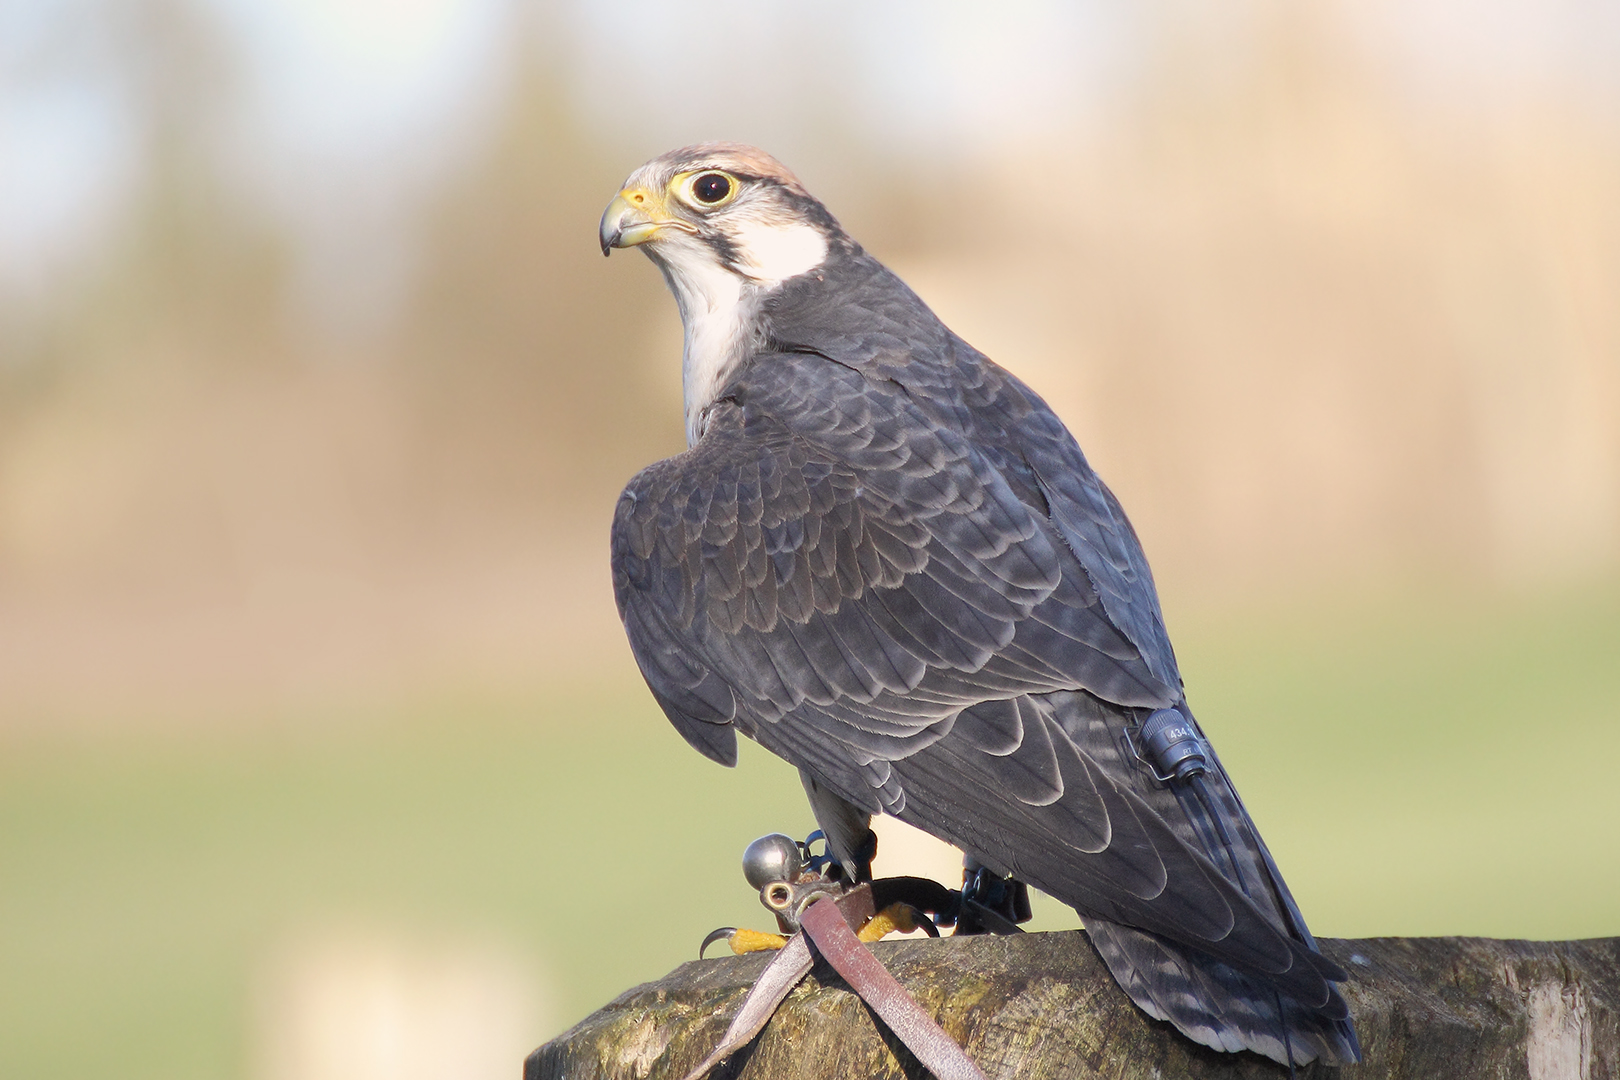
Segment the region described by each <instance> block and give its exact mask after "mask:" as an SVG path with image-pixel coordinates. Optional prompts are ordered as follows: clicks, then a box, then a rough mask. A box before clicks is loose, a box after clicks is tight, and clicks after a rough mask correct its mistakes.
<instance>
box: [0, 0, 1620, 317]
mask: <svg viewBox="0 0 1620 1080" xmlns="http://www.w3.org/2000/svg"><path fill="white" fill-rule="evenodd" d="M1256 2H1257V3H1265V2H1267V0H1256ZM1350 9H1353V10H1355V11H1356V14H1355V16H1354V18H1353V19H1352V20H1349V21H1347V24H1346V32H1347V33H1349V34H1352V35H1354V36H1355V37H1356V38H1357V39H1358V40H1361V41H1363V42H1364V43H1366V45H1367V47H1369V48H1371V49H1373V50H1374V51H1375V52H1376V53H1378V55H1379V58H1380V60H1381V61H1382V62H1385V63H1387V65H1388V66H1389V68H1390V69H1391V71H1392V72H1394V77H1395V78H1396V79H1397V80H1399V81H1401V82H1402V83H1404V84H1405V85H1407V86H1410V87H1411V88H1412V89H1413V90H1414V92H1415V93H1417V94H1420V95H1425V96H1428V97H1430V98H1433V99H1434V100H1437V101H1440V102H1442V103H1447V102H1449V103H1451V104H1452V105H1454V106H1461V107H1469V106H1470V105H1471V104H1472V105H1476V106H1477V104H1478V103H1480V102H1486V103H1489V102H1493V101H1501V100H1509V101H1510V100H1511V99H1513V98H1514V97H1515V96H1520V95H1525V94H1532V95H1533V94H1535V93H1538V92H1540V91H1541V90H1543V89H1545V88H1546V87H1547V86H1549V85H1553V84H1569V83H1571V81H1573V84H1574V85H1575V86H1576V87H1577V88H1579V90H1580V92H1583V93H1585V94H1587V95H1588V96H1591V97H1593V98H1598V99H1602V100H1599V101H1597V102H1596V104H1597V105H1598V106H1599V107H1601V108H1602V109H1604V110H1606V111H1608V112H1610V113H1611V114H1612V115H1615V116H1616V118H1617V122H1620V109H1617V108H1615V106H1617V105H1620V75H1617V73H1620V5H1617V4H1614V3H1613V2H1612V0H1608V2H1603V0H1404V2H1396V0H1382V2H1371V0H1369V2H1367V3H1362V4H1353V5H1350V6H1349V8H1346V10H1350ZM165 10H177V11H181V12H185V11H188V10H189V11H191V12H194V13H195V14H196V16H197V17H196V18H195V19H194V21H195V22H196V23H197V25H198V26H199V27H201V28H202V30H201V32H202V33H203V35H204V36H206V37H209V38H212V39H213V40H214V41H215V42H216V45H217V47H218V48H219V49H222V50H223V51H224V52H225V54H226V55H227V57H228V58H229V61H230V62H229V64H228V67H229V69H230V70H229V73H228V74H229V76H230V78H228V79H224V80H221V82H220V84H219V86H218V89H217V100H212V101H203V102H199V103H198V107H199V109H200V111H201V112H202V113H203V114H206V115H207V116H208V117H209V118H210V123H209V124H208V131H209V133H210V138H209V141H208V146H209V153H210V154H211V155H212V157H213V158H214V165H215V167H216V168H217V170H218V172H219V173H220V175H221V176H223V177H224V178H225V181H226V183H227V186H228V187H229V188H230V189H231V190H233V191H234V192H236V193H237V194H238V195H239V196H240V197H241V198H242V199H243V200H244V201H245V204H246V205H248V206H250V207H255V208H257V209H258V211H260V212H262V213H264V214H267V215H269V216H270V217H271V218H272V219H273V220H274V221H276V222H277V223H278V224H280V225H282V226H284V227H286V228H287V229H289V230H290V231H291V233H292V234H293V235H294V236H296V237H298V238H299V243H300V249H301V252H302V257H303V262H304V281H303V288H304V291H305V292H306V293H307V294H308V300H309V303H310V304H311V305H313V308H314V309H315V315H316V316H317V318H320V317H323V316H322V313H321V311H320V310H319V308H320V304H321V302H322V299H321V298H322V297H325V296H328V295H332V291H331V290H332V287H333V282H343V283H345V286H346V287H349V288H351V289H355V288H358V289H360V290H361V292H362V293H364V292H365V290H367V289H369V290H371V292H373V293H375V295H374V296H370V297H369V298H368V297H367V296H366V295H361V296H359V297H358V300H357V298H356V297H354V296H349V297H347V298H346V300H345V304H346V305H347V308H346V309H358V310H361V311H364V310H367V309H368V307H369V308H370V309H375V311H376V312H377V313H379V317H382V316H384V315H385V314H386V312H387V310H388V308H389V306H390V304H391V303H394V302H396V301H397V300H398V298H399V297H400V296H402V295H403V291H402V290H403V289H404V287H405V282H406V279H407V278H408V276H409V271H410V262H411V260H410V247H411V237H410V235H409V230H408V228H407V227H406V223H407V222H409V221H410V220H411V219H412V216H413V213H414V211H415V209H416V208H417V207H419V206H420V205H421V204H422V203H423V201H424V200H426V199H429V198H431V197H432V195H433V194H434V193H435V192H436V191H437V190H438V188H439V187H440V185H442V184H443V183H444V182H445V181H446V180H447V179H448V178H450V177H453V176H454V175H455V173H456V171H457V169H458V168H459V167H461V166H462V164H463V163H464V162H466V161H467V160H469V159H470V158H471V157H472V156H473V155H475V154H476V153H477V151H478V150H479V148H480V147H481V146H482V145H483V139H484V137H485V135H486V134H487V133H488V131H489V130H490V129H491V127H492V124H491V120H492V112H493V109H494V107H495V106H496V105H497V104H498V103H499V102H500V101H501V99H502V94H501V91H502V88H503V85H504V81H505V80H506V79H507V78H508V77H509V76H510V75H511V73H512V71H513V69H514V63H513V61H514V59H515V58H516V57H518V56H519V55H520V53H519V50H529V51H531V53H532V52H534V51H538V53H539V55H540V57H541V59H542V62H543V63H545V64H547V65H549V66H550V68H551V69H552V70H554V71H556V72H557V73H558V74H559V76H560V77H561V81H562V82H563V84H564V85H565V87H566V90H567V93H568V95H569V99H570V104H571V106H572V107H573V108H574V109H575V110H576V112H577V114H578V115H579V116H580V117H581V119H582V120H583V121H585V122H586V123H587V124H588V125H589V126H590V128H591V129H592V130H595V131H599V132H601V133H602V138H603V141H604V144H605V145H607V146H608V147H610V148H614V149H622V150H623V152H624V153H625V155H626V161H627V162H633V160H639V159H640V158H642V157H646V156H650V155H651V154H652V153H654V152H657V151H660V150H663V149H666V148H668V147H669V146H672V145H676V144H679V143H682V142H687V141H691V140H693V139H697V138H713V137H717V136H726V137H735V138H741V139H744V140H750V141H758V142H762V143H766V144H768V145H769V146H770V147H771V148H772V149H773V150H775V151H776V152H778V153H780V154H782V155H783V156H785V157H788V158H789V159H790V160H791V159H792V156H793V151H794V149H795V148H796V147H798V146H800V145H804V144H807V143H809V142H811V141H813V140H815V138H816V136H817V133H818V132H820V131H823V130H825V128H826V126H827V125H828V124H829V123H833V124H839V125H844V126H846V127H847V128H848V129H850V130H853V131H855V132H857V133H859V134H860V135H862V136H864V141H866V142H868V143H869V144H870V145H872V146H874V147H880V148H883V150H884V151H885V152H888V153H890V154H893V155H899V156H903V157H920V158H922V159H925V160H926V159H930V158H939V157H941V156H944V155H958V154H964V153H965V154H968V155H969V156H971V155H974V154H988V153H992V152H997V151H1002V150H1006V149H1009V148H1016V147H1017V146H1018V145H1019V144H1028V143H1035V142H1039V141H1040V140H1042V139H1046V138H1051V137H1054V136H1058V135H1062V136H1064V137H1072V136H1073V133H1074V132H1076V131H1082V130H1084V128H1085V126H1086V125H1087V123H1089V122H1090V121H1092V120H1094V119H1095V118H1097V117H1098V116H1101V115H1104V114H1106V112H1107V110H1108V107H1109V103H1110V101H1111V100H1112V99H1113V97H1114V96H1115V95H1117V94H1119V93H1120V92H1121V90H1122V89H1123V88H1126V87H1128V85H1129V81H1130V79H1131V76H1132V74H1133V72H1134V71H1135V69H1136V67H1137V65H1138V62H1139V60H1140V59H1141V57H1142V55H1143V53H1144V50H1145V44H1144V43H1145V41H1146V40H1147V38H1148V36H1150V35H1152V34H1154V33H1156V32H1158V31H1159V29H1161V28H1162V27H1164V26H1167V25H1174V26H1176V27H1177V28H1178V31H1179V32H1182V33H1194V34H1198V35H1217V36H1219V38H1220V39H1222V40H1223V41H1224V40H1230V42H1231V47H1232V49H1233V52H1234V55H1241V52H1242V47H1243V34H1244V21H1245V20H1244V16H1243V14H1242V13H1243V11H1244V10H1251V11H1252V10H1253V5H1249V6H1247V7H1245V6H1244V5H1240V4H1236V3H1233V2H1231V0H1225V2H1221V0H1161V2H1160V3H1158V4H1155V5H1121V4H1117V3H1104V2H1103V0H1083V2H1062V0H1013V2H1008V3H1004V4H998V5H995V6H994V8H993V10H992V9H991V8H989V6H987V5H983V4H974V3H967V2H965V0H950V2H928V0H899V2H894V3H870V2H868V3H855V2H853V0H826V2H817V3H812V2H810V0H799V2H784V3H777V4H762V3H759V2H757V0H710V2H708V3H706V4H703V5H699V6H697V7H694V6H691V5H672V4H669V3H666V2H661V0H659V2H655V0H618V2H616V3H613V4H601V3H593V2H590V0H556V2H554V3H550V4H546V3H536V2H532V0H531V2H527V3H525V2H523V0H189V3H188V2H186V0H176V2H174V3H172V4H169V5H168V6H167V7H164V6H163V5H159V4H155V3H154V4H149V5H132V4H129V3H127V0H0V296H7V297H10V298H11V299H12V300H13V304H12V307H13V309H14V310H15V307H16V304H15V301H17V300H21V301H22V302H23V304H24V306H27V305H29V304H33V303H41V302H44V301H45V300H47V299H48V297H49V295H50V293H51V290H52V288H53V286H54V285H55V284H56V283H58V282H59V281H61V280H63V279H64V278H66V277H70V276H71V274H72V271H73V270H74V268H75V267H79V266H83V265H86V264H87V263H92V262H93V261H94V258H95V255H96V253H97V252H98V251H99V250H100V249H102V248H104V247H105V246H106V242H107V239H108V237H109V236H111V235H113V234H114V232H115V230H116V228H117V226H118V225H119V223H120V221H121V220H122V216H121V215H122V212H123V211H124V210H126V209H127V207H128V205H129V203H130V201H131V197H132V193H133V192H134V191H136V190H137V188H138V185H139V182H140V180H141V179H142V177H143V176H144V175H145V168H146V165H147V162H146V161H145V160H144V154H145V153H146V147H147V145H148V140H147V139H146V132H144V131H143V129H142V124H143V123H145V122H147V118H146V117H144V116H143V115H142V109H141V105H140V103H141V102H142V101H144V100H149V99H150V95H152V94H154V93H159V94H160V93H162V88H163V86H164V85H165V80H166V79H169V77H170V75H171V74H172V73H170V72H167V71H165V70H164V64H165V63H167V62H168V61H167V60H166V59H163V58H159V59H156V60H154V59H153V58H151V57H146V56H141V55H138V54H137V55H132V48H131V42H132V41H138V40H140V37H139V34H138V33H137V32H136V29H132V28H137V23H138V21H139V20H140V19H142V18H156V17H161V14H162V12H163V11H165ZM142 11H145V12H146V14H145V15H142V14H139V12H142ZM132 12H134V14H132ZM154 12H155V13H157V14H153V13H154ZM170 81H173V80H172V79H170ZM209 93H210V94H213V93H214V91H213V90H210V91H209ZM334 317H335V316H334Z"/></svg>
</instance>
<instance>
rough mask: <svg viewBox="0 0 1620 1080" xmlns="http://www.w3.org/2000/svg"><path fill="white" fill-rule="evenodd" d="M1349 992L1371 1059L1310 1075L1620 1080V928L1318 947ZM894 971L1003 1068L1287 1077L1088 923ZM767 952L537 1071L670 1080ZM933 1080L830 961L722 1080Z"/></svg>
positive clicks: (714, 963)
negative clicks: (1172, 1014)
mask: <svg viewBox="0 0 1620 1080" xmlns="http://www.w3.org/2000/svg"><path fill="white" fill-rule="evenodd" d="M1321 945H1322V949H1323V952H1325V953H1326V954H1327V955H1329V956H1331V957H1332V958H1333V959H1334V960H1336V961H1338V962H1339V963H1340V964H1342V965H1343V966H1344V967H1345V969H1346V970H1348V971H1349V972H1350V973H1351V981H1350V982H1349V983H1347V984H1346V985H1345V992H1346V993H1345V996H1346V998H1347V999H1348V1000H1349V1002H1350V1008H1351V1011H1352V1013H1353V1015H1354V1017H1355V1021H1356V1027H1357V1029H1358V1031H1359V1032H1360V1035H1361V1041H1362V1047H1363V1049H1364V1050H1365V1055H1366V1060H1365V1062H1364V1063H1363V1064H1362V1065H1360V1066H1357V1067H1349V1068H1343V1069H1330V1068H1324V1067H1311V1068H1304V1069H1301V1070H1300V1075H1301V1076H1302V1077H1316V1078H1327V1077H1339V1076H1341V1075H1342V1076H1343V1077H1344V1080H1383V1078H1386V1077H1387V1078H1391V1080H1407V1078H1411V1080H1419V1078H1421V1080H1439V1078H1450V1077H1456V1078H1465V1077H1466V1078H1469V1080H1475V1078H1487V1077H1488V1078H1502V1080H1521V1078H1522V1080H1615V1078H1620V938H1596V939H1592V940H1588V941H1565V942H1531V941H1497V940H1492V939H1487V938H1368V939H1363V940H1349V941H1334V940H1323V941H1322V942H1321ZM873 948H874V951H875V952H876V953H877V955H878V956H879V957H880V958H881V959H882V960H883V962H884V963H885V964H887V965H888V966H889V968H890V970H891V971H893V972H894V974H895V975H896V977H897V978H898V979H899V980H900V982H901V983H903V984H904V985H905V986H906V987H907V988H908V989H909V990H910V991H911V993H912V994H913V995H914V996H915V997H916V998H917V999H918V1000H919V1001H920V1002H921V1003H922V1004H923V1006H924V1007H925V1008H926V1009H927V1010H928V1011H929V1012H930V1013H932V1014H933V1016H934V1017H935V1018H936V1019H937V1020H938V1021H939V1022H940V1024H941V1026H943V1027H944V1028H945V1030H946V1031H948V1032H950V1033H951V1035H952V1036H954V1037H955V1038H956V1039H957V1040H958V1041H959V1042H961V1043H962V1045H963V1046H964V1047H966V1048H967V1051H968V1053H969V1054H970V1055H971V1056H972V1057H973V1059H974V1060H975V1061H977V1062H978V1063H979V1065H980V1066H981V1067H982V1068H983V1069H984V1070H985V1072H986V1073H987V1074H988V1075H990V1076H992V1077H1008V1078H1010V1077H1019V1078H1022V1080H1046V1078H1057V1077H1064V1078H1068V1077H1104V1078H1108V1080H1139V1078H1148V1077H1153V1078H1170V1077H1187V1078H1190V1080H1205V1078H1208V1080H1238V1078H1245V1080H1250V1078H1261V1077H1264V1078H1267V1080H1272V1078H1276V1077H1280V1076H1286V1075H1287V1070H1286V1069H1284V1068H1283V1067H1282V1066H1279V1065H1276V1064H1274V1063H1272V1062H1270V1061H1266V1060H1264V1059H1262V1058H1259V1057H1256V1056H1254V1055H1252V1054H1221V1053H1216V1052H1214V1051H1210V1050H1205V1049H1204V1048H1202V1047H1200V1046H1197V1045H1195V1044H1193V1043H1191V1042H1189V1041H1188V1040H1187V1039H1185V1038H1182V1037H1181V1036H1180V1035H1179V1034H1178V1033H1177V1032H1175V1031H1174V1030H1173V1029H1171V1028H1170V1027H1169V1025H1167V1024H1162V1023H1158V1022H1156V1021H1153V1020H1150V1019H1149V1018H1148V1017H1147V1016H1145V1015H1144V1014H1143V1013H1141V1012H1140V1011H1138V1010H1137V1009H1136V1008H1135V1007H1134V1006H1132V1005H1131V1004H1130V1002H1129V1001H1128V1000H1127V999H1126V997H1125V995H1124V994H1123V993H1122V992H1120V990H1119V988H1118V987H1117V986H1116V985H1115V984H1114V981H1113V979H1112V978H1110V976H1109V975H1108V972H1107V970H1106V969H1105V968H1104V967H1103V965H1102V961H1101V960H1099V959H1098V958H1097V955H1096V953H1095V952H1094V951H1093V950H1092V949H1091V946H1090V944H1089V943H1088V942H1087V941H1086V939H1085V936H1084V933H1083V932H1082V931H1068V932H1063V933H1047V934H1021V935H1016V936H1011V937H970V938H944V939H942V940H937V941H931V940H915V941H892V942H883V943H880V944H878V945H876V946H874V947H873ZM767 959H768V958H767V957H764V956H748V957H724V958H720V959H715V960H703V961H695V962H693V963H689V964H683V965H682V966H681V967H679V968H677V969H676V970H675V971H673V972H671V973H670V974H669V975H667V976H665V977H664V978H663V979H660V980H658V981H657V982H652V983H647V984H645V985H643V986H638V987H636V988H634V989H632V990H630V991H628V992H627V993H625V994H623V995H621V996H620V997H619V998H618V999H616V1000H615V1001H613V1002H612V1003H611V1004H609V1005H607V1006H606V1007H604V1008H603V1009H601V1010H600V1011H598V1012H596V1013H593V1014H592V1015H591V1016H589V1017H587V1018H586V1019H585V1020H584V1021H582V1022H581V1023H580V1024H578V1025H577V1026H575V1027H574V1028H572V1029H571V1030H569V1031H567V1032H565V1033H564V1034H562V1035H560V1036H558V1037H557V1038H556V1039H553V1040H552V1041H551V1042H549V1043H547V1044H546V1045H544V1046H542V1047H541V1048H540V1049H538V1050H536V1051H535V1052H534V1053H533V1054H532V1055H531V1056H530V1057H529V1060H528V1062H527V1063H526V1066H525V1069H524V1077H525V1080H631V1078H634V1080H658V1078H663V1077H678V1076H680V1075H681V1074H683V1073H684V1072H685V1071H686V1070H687V1069H688V1068H690V1067H691V1066H692V1065H693V1064H694V1063H696V1062H697V1061H699V1060H701V1059H702V1057H703V1056H704V1054H705V1053H707V1051H708V1050H709V1048H710V1047H712V1046H714V1045H715V1044H716V1042H717V1041H718V1040H719V1039H720V1036H721V1033H722V1032H724V1030H725V1028H726V1025H727V1023H728V1022H729V1020H730V1017H731V1015H732V1013H733V1012H734V1011H735V1010H736V1008H737V1005H738V1004H739V1002H741V1000H742V997H743V995H744V994H745V993H746V992H747V990H748V987H749V985H750V984H751V983H752V981H753V979H754V976H755V975H756V974H758V972H759V970H760V969H761V968H762V967H764V965H765V963H766V961H767ZM713 1075H714V1076H715V1077H716V1078H717V1080H764V1078H778V1077H784V1078H785V1077H794V1078H798V1077H804V1078H816V1077H828V1078H832V1077H837V1078H839V1080H844V1078H862V1080H864V1078H872V1080H879V1078H883V1080H887V1078H898V1077H907V1078H913V1080H921V1078H924V1077H926V1076H927V1075H928V1074H927V1073H926V1072H925V1071H924V1070H923V1069H922V1068H921V1066H920V1065H918V1064H917V1062H916V1061H915V1060H914V1059H913V1058H912V1057H911V1055H910V1054H909V1053H907V1052H906V1050H905V1049H904V1048H903V1047H901V1046H900V1045H899V1043H898V1042H897V1041H896V1040H895V1039H894V1038H893V1037H892V1036H891V1035H890V1034H889V1033H888V1032H887V1031H886V1030H885V1029H884V1028H883V1027H882V1025H881V1023H879V1022H877V1021H876V1020H875V1018H874V1017H873V1016H872V1014H871V1013H870V1011H869V1010H868V1009H867V1008H866V1006H865V1005H864V1004H862V1002H861V1001H860V999H858V998H857V997H855V996H854V995H853V994H851V993H850V992H849V990H848V988H847V987H845V986H844V984H843V982H842V981H841V980H840V979H839V978H838V976H837V975H836V974H835V973H833V972H832V971H831V970H830V969H827V968H825V967H823V966H820V965H819V964H818V966H817V968H816V969H815V971H813V972H812V973H811V975H810V976H809V977H808V978H807V979H805V980H804V982H803V983H802V984H801V985H800V986H799V987H798V988H796V989H795V990H794V991H793V993H791V994H790V995H789V996H788V998H787V1000H786V1001H785V1002H784V1003H783V1005H782V1008H781V1010H780V1011H779V1012H778V1013H777V1015H776V1016H775V1017H774V1018H773V1019H772V1020H771V1023H770V1025H769V1026H768V1027H766V1029H765V1031H764V1033H763V1034H761V1035H760V1037H759V1038H758V1039H757V1040H755V1042H754V1043H753V1044H752V1045H751V1046H750V1047H749V1048H747V1049H746V1050H744V1051H743V1052H741V1053H739V1054H738V1055H737V1056H736V1057H734V1058H733V1059H732V1060H731V1061H730V1062H728V1063H726V1064H725V1065H723V1066H721V1067H720V1068H719V1069H717V1070H716V1071H715V1073H714V1074H713Z"/></svg>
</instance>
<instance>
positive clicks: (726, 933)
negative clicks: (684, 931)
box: [698, 926, 737, 960]
mask: <svg viewBox="0 0 1620 1080" xmlns="http://www.w3.org/2000/svg"><path fill="white" fill-rule="evenodd" d="M736 932H737V928H736V927H735V926H722V927H721V928H720V929H718V930H711V931H709V936H708V937H706V938H704V939H703V944H701V945H699V946H698V959H699V960H701V959H703V954H704V953H705V952H707V951H708V949H709V946H710V945H713V944H714V943H715V942H717V941H722V940H724V939H726V938H729V937H731V935H732V934H735V933H736Z"/></svg>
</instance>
